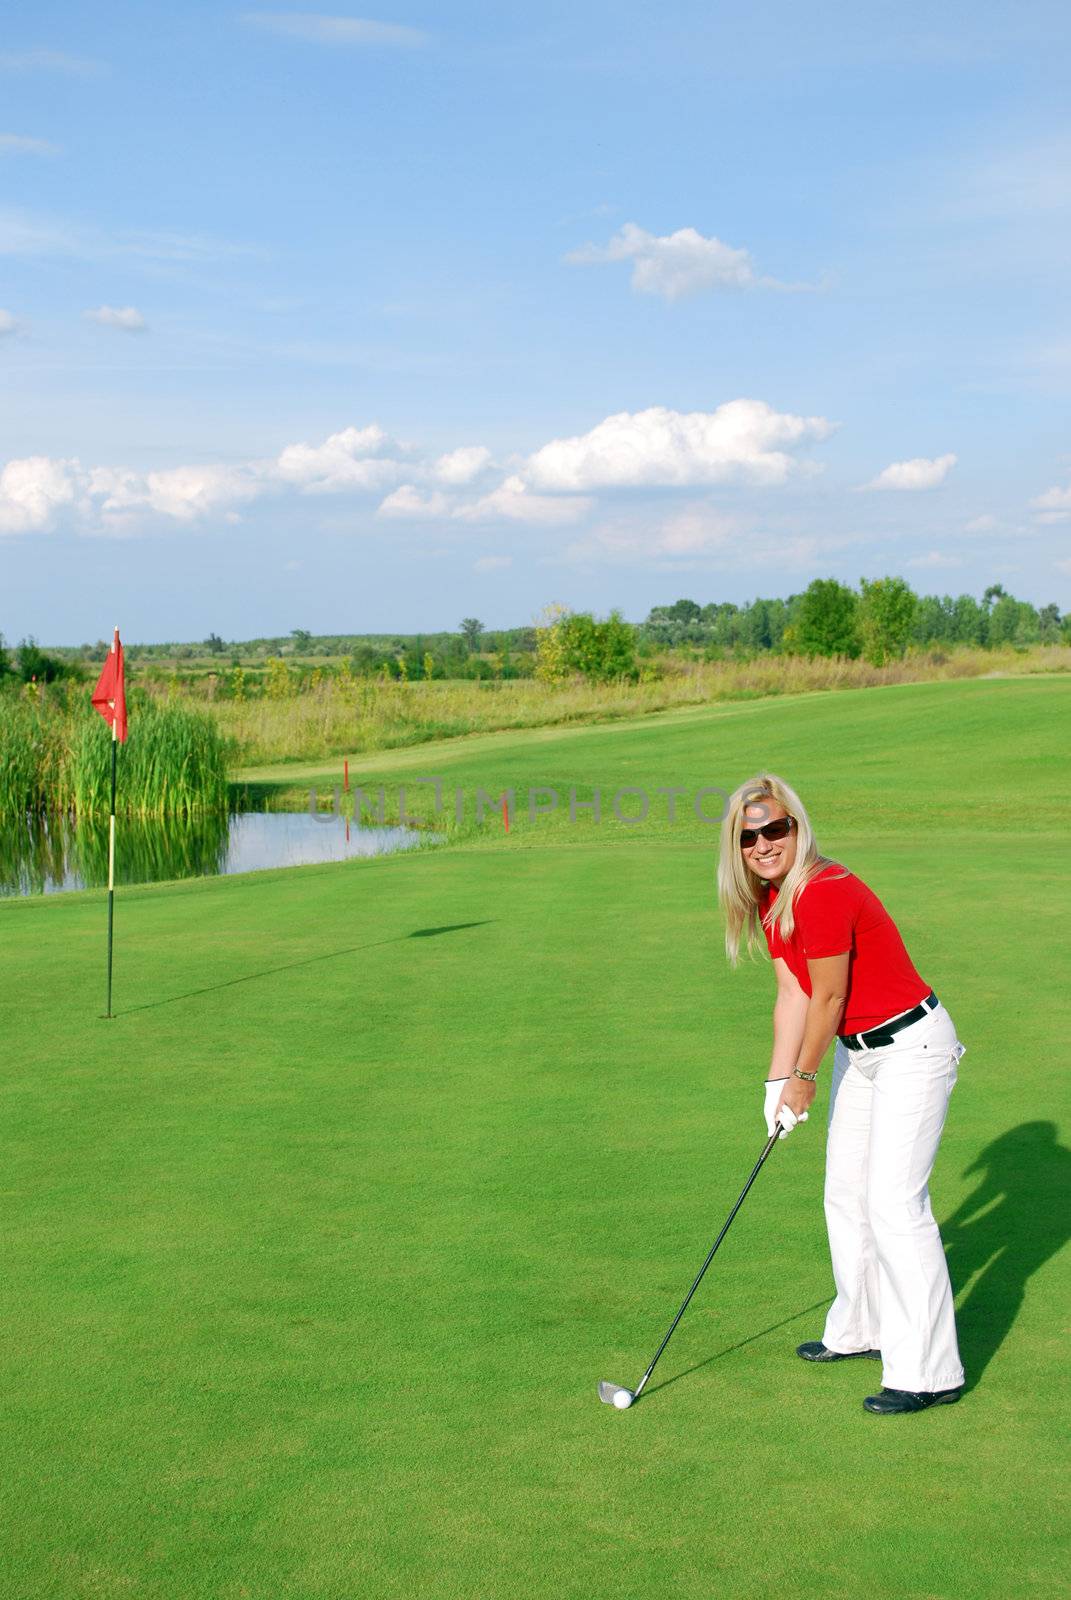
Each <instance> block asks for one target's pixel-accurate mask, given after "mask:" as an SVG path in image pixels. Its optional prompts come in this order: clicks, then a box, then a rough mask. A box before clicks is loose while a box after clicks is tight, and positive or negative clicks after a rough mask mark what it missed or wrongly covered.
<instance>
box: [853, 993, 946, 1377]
mask: <svg viewBox="0 0 1071 1600" xmlns="http://www.w3.org/2000/svg"><path fill="white" fill-rule="evenodd" d="M963 1053H964V1046H963V1045H961V1044H960V1043H959V1040H958V1039H957V1037H956V1029H955V1026H954V1024H953V1022H952V1018H951V1017H950V1016H949V1014H948V1012H947V1011H946V1010H945V1008H944V1006H943V1005H941V1004H938V1005H937V1007H936V1008H935V1009H934V1010H933V1011H929V1012H927V1014H926V1016H925V1017H923V1018H922V1019H921V1020H920V1021H918V1022H913V1023H912V1024H911V1025H910V1026H909V1027H907V1028H903V1029H902V1030H901V1031H900V1032H899V1033H897V1034H896V1035H895V1036H894V1038H893V1040H892V1043H891V1044H887V1045H879V1046H877V1047H876V1048H875V1049H872V1050H866V1049H863V1050H849V1049H848V1048H847V1046H846V1045H844V1044H842V1043H841V1042H840V1040H839V1039H838V1040H837V1045H836V1049H835V1051H834V1055H833V1085H832V1089H831V1091H830V1098H829V1142H828V1145H827V1150H826V1188H825V1210H826V1226H827V1228H828V1230H829V1251H830V1255H831V1257H832V1260H833V1278H834V1281H835V1283H836V1286H837V1297H836V1299H835V1300H834V1302H833V1304H832V1306H831V1307H830V1309H829V1314H828V1316H827V1318H826V1326H825V1332H824V1334H823V1335H822V1342H823V1344H825V1345H826V1347H827V1348H828V1349H830V1350H838V1351H842V1352H845V1353H846V1352H848V1351H852V1350H880V1351H881V1356H882V1374H881V1377H882V1383H883V1384H884V1385H885V1387H886V1388H888V1389H909V1390H912V1391H916V1392H918V1391H929V1392H932V1391H935V1390H939V1389H954V1388H957V1387H958V1386H959V1385H960V1384H961V1383H962V1382H963V1367H962V1364H961V1362H960V1358H959V1347H958V1345H957V1343H956V1319H955V1311H954V1309H953V1304H952V1286H951V1284H950V1282H949V1278H948V1267H947V1266H946V1264H945V1253H944V1248H943V1246H942V1244H941V1235H940V1233H939V1232H938V1228H937V1223H936V1222H935V1221H934V1217H933V1211H932V1210H931V1208H930V1194H929V1188H928V1184H929V1178H930V1173H931V1172H932V1170H933V1163H934V1158H935V1157H936V1155H937V1146H938V1144H939V1143H940V1139H941V1130H942V1129H943V1127H944V1123H945V1113H946V1111H947V1110H948V1101H949V1097H950V1096H951V1093H952V1089H953V1086H954V1085H955V1082H956V1068H957V1064H958V1062H959V1058H960V1056H962V1055H963Z"/></svg>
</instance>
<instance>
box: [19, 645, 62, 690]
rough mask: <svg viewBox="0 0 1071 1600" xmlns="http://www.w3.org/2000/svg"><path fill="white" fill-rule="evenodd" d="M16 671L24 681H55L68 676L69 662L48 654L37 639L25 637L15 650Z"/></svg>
mask: <svg viewBox="0 0 1071 1600" xmlns="http://www.w3.org/2000/svg"><path fill="white" fill-rule="evenodd" d="M15 671H16V672H17V673H18V675H19V677H20V678H21V679H22V681H23V683H32V682H34V681H35V680H36V682H38V683H54V682H55V680H56V679H57V678H65V677H67V664H66V662H64V661H59V660H57V659H56V657H55V656H48V655H46V654H45V652H44V651H43V650H41V649H40V648H39V647H38V644H37V640H36V639H33V638H29V639H23V641H22V643H21V644H20V645H19V647H18V649H17V650H16V651H15Z"/></svg>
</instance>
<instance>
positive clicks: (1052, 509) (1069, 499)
mask: <svg viewBox="0 0 1071 1600" xmlns="http://www.w3.org/2000/svg"><path fill="white" fill-rule="evenodd" d="M1030 505H1031V508H1032V509H1033V510H1034V511H1036V512H1037V519H1038V521H1039V522H1066V520H1067V519H1068V517H1071V484H1069V485H1068V486H1067V487H1066V488H1061V487H1060V486H1059V485H1055V486H1054V487H1053V488H1051V489H1046V490H1045V493H1044V494H1039V495H1036V496H1035V498H1034V499H1033V500H1031V502H1030Z"/></svg>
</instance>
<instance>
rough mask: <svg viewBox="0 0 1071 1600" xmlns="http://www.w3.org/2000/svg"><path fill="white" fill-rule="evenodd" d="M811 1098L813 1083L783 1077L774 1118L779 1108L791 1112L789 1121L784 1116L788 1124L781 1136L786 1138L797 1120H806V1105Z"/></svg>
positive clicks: (810, 1101) (813, 1097) (812, 1096)
mask: <svg viewBox="0 0 1071 1600" xmlns="http://www.w3.org/2000/svg"><path fill="white" fill-rule="evenodd" d="M813 1099H815V1085H813V1083H805V1082H804V1078H797V1077H791V1078H784V1093H783V1094H781V1098H780V1101H778V1107H776V1112H775V1120H776V1117H778V1114H780V1112H781V1109H786V1110H788V1112H789V1114H791V1122H788V1118H786V1122H788V1126H786V1128H784V1131H783V1133H781V1138H783V1139H784V1138H788V1134H789V1133H791V1131H792V1128H794V1126H796V1123H797V1122H807V1112H808V1107H810V1104H812V1101H813Z"/></svg>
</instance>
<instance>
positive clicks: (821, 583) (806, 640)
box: [794, 578, 861, 660]
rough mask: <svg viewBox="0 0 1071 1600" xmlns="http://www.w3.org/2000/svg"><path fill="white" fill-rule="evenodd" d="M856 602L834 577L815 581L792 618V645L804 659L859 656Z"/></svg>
mask: <svg viewBox="0 0 1071 1600" xmlns="http://www.w3.org/2000/svg"><path fill="white" fill-rule="evenodd" d="M858 611H859V600H858V597H857V595H856V593H855V591H854V589H849V588H847V587H846V586H845V585H844V584H843V583H838V582H837V580H836V578H815V580H814V582H813V583H811V584H809V585H808V587H807V589H806V590H805V591H804V594H803V597H802V603H801V605H800V608H799V614H798V617H797V618H796V619H794V635H795V640H794V642H795V644H796V647H797V648H798V650H799V651H800V653H801V654H802V655H805V656H850V657H851V658H852V659H853V660H854V659H855V657H856V656H858V655H859V652H860V649H861V642H860V639H859V623H858Z"/></svg>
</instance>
